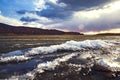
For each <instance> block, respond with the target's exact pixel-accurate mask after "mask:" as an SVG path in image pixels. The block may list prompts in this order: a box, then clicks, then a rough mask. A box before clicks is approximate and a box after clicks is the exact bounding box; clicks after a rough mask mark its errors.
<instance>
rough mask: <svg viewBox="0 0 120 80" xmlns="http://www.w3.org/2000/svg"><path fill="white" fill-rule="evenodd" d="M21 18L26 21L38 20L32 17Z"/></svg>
mask: <svg viewBox="0 0 120 80" xmlns="http://www.w3.org/2000/svg"><path fill="white" fill-rule="evenodd" d="M20 20H21V21H25V22H32V21H38V19H36V18H30V17H22V18H21V19H20Z"/></svg>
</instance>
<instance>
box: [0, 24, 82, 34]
mask: <svg viewBox="0 0 120 80" xmlns="http://www.w3.org/2000/svg"><path fill="white" fill-rule="evenodd" d="M0 34H4V35H83V34H81V33H78V32H63V31H59V30H53V29H51V30H48V29H40V28H30V27H24V26H11V25H7V24H3V23H0Z"/></svg>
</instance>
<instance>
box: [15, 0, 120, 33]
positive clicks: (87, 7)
mask: <svg viewBox="0 0 120 80" xmlns="http://www.w3.org/2000/svg"><path fill="white" fill-rule="evenodd" d="M33 5H34V10H30V11H29V10H24V9H20V10H18V11H17V14H19V15H20V16H21V19H20V20H21V21H22V22H23V23H24V25H25V26H28V25H30V26H33V27H40V28H47V29H60V30H65V31H77V32H88V31H91V32H94V31H103V30H110V29H114V28H119V26H120V18H119V17H118V16H119V14H120V6H119V5H120V1H113V0H99V1H98V0H35V2H34V3H33Z"/></svg>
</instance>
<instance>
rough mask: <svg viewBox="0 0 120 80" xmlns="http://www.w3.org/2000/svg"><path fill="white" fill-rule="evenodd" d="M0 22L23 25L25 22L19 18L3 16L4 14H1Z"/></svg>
mask: <svg viewBox="0 0 120 80" xmlns="http://www.w3.org/2000/svg"><path fill="white" fill-rule="evenodd" d="M0 23H5V24H10V25H14V26H21V25H22V24H23V23H22V22H21V21H19V20H16V19H14V18H8V17H5V16H2V14H0Z"/></svg>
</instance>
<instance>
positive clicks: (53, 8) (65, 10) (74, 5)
mask: <svg viewBox="0 0 120 80" xmlns="http://www.w3.org/2000/svg"><path fill="white" fill-rule="evenodd" d="M109 1H110V0H59V1H58V4H59V3H65V4H66V6H65V7H61V6H58V5H56V4H54V3H51V2H46V3H45V5H46V6H48V7H47V8H46V9H43V10H40V11H38V10H37V11H36V10H35V11H26V10H19V11H17V13H18V14H22V15H24V14H25V13H26V12H28V13H36V14H37V15H38V16H43V17H46V18H52V19H53V18H60V19H66V18H69V17H70V16H72V14H73V13H74V12H75V11H80V10H85V9H89V8H91V7H95V6H99V5H101V4H104V3H106V2H109ZM27 19H29V18H28V17H26V18H25V17H24V19H23V18H21V20H22V21H23V20H24V21H26V22H29V21H30V22H31V21H32V19H31V20H27ZM33 21H34V19H33Z"/></svg>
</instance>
